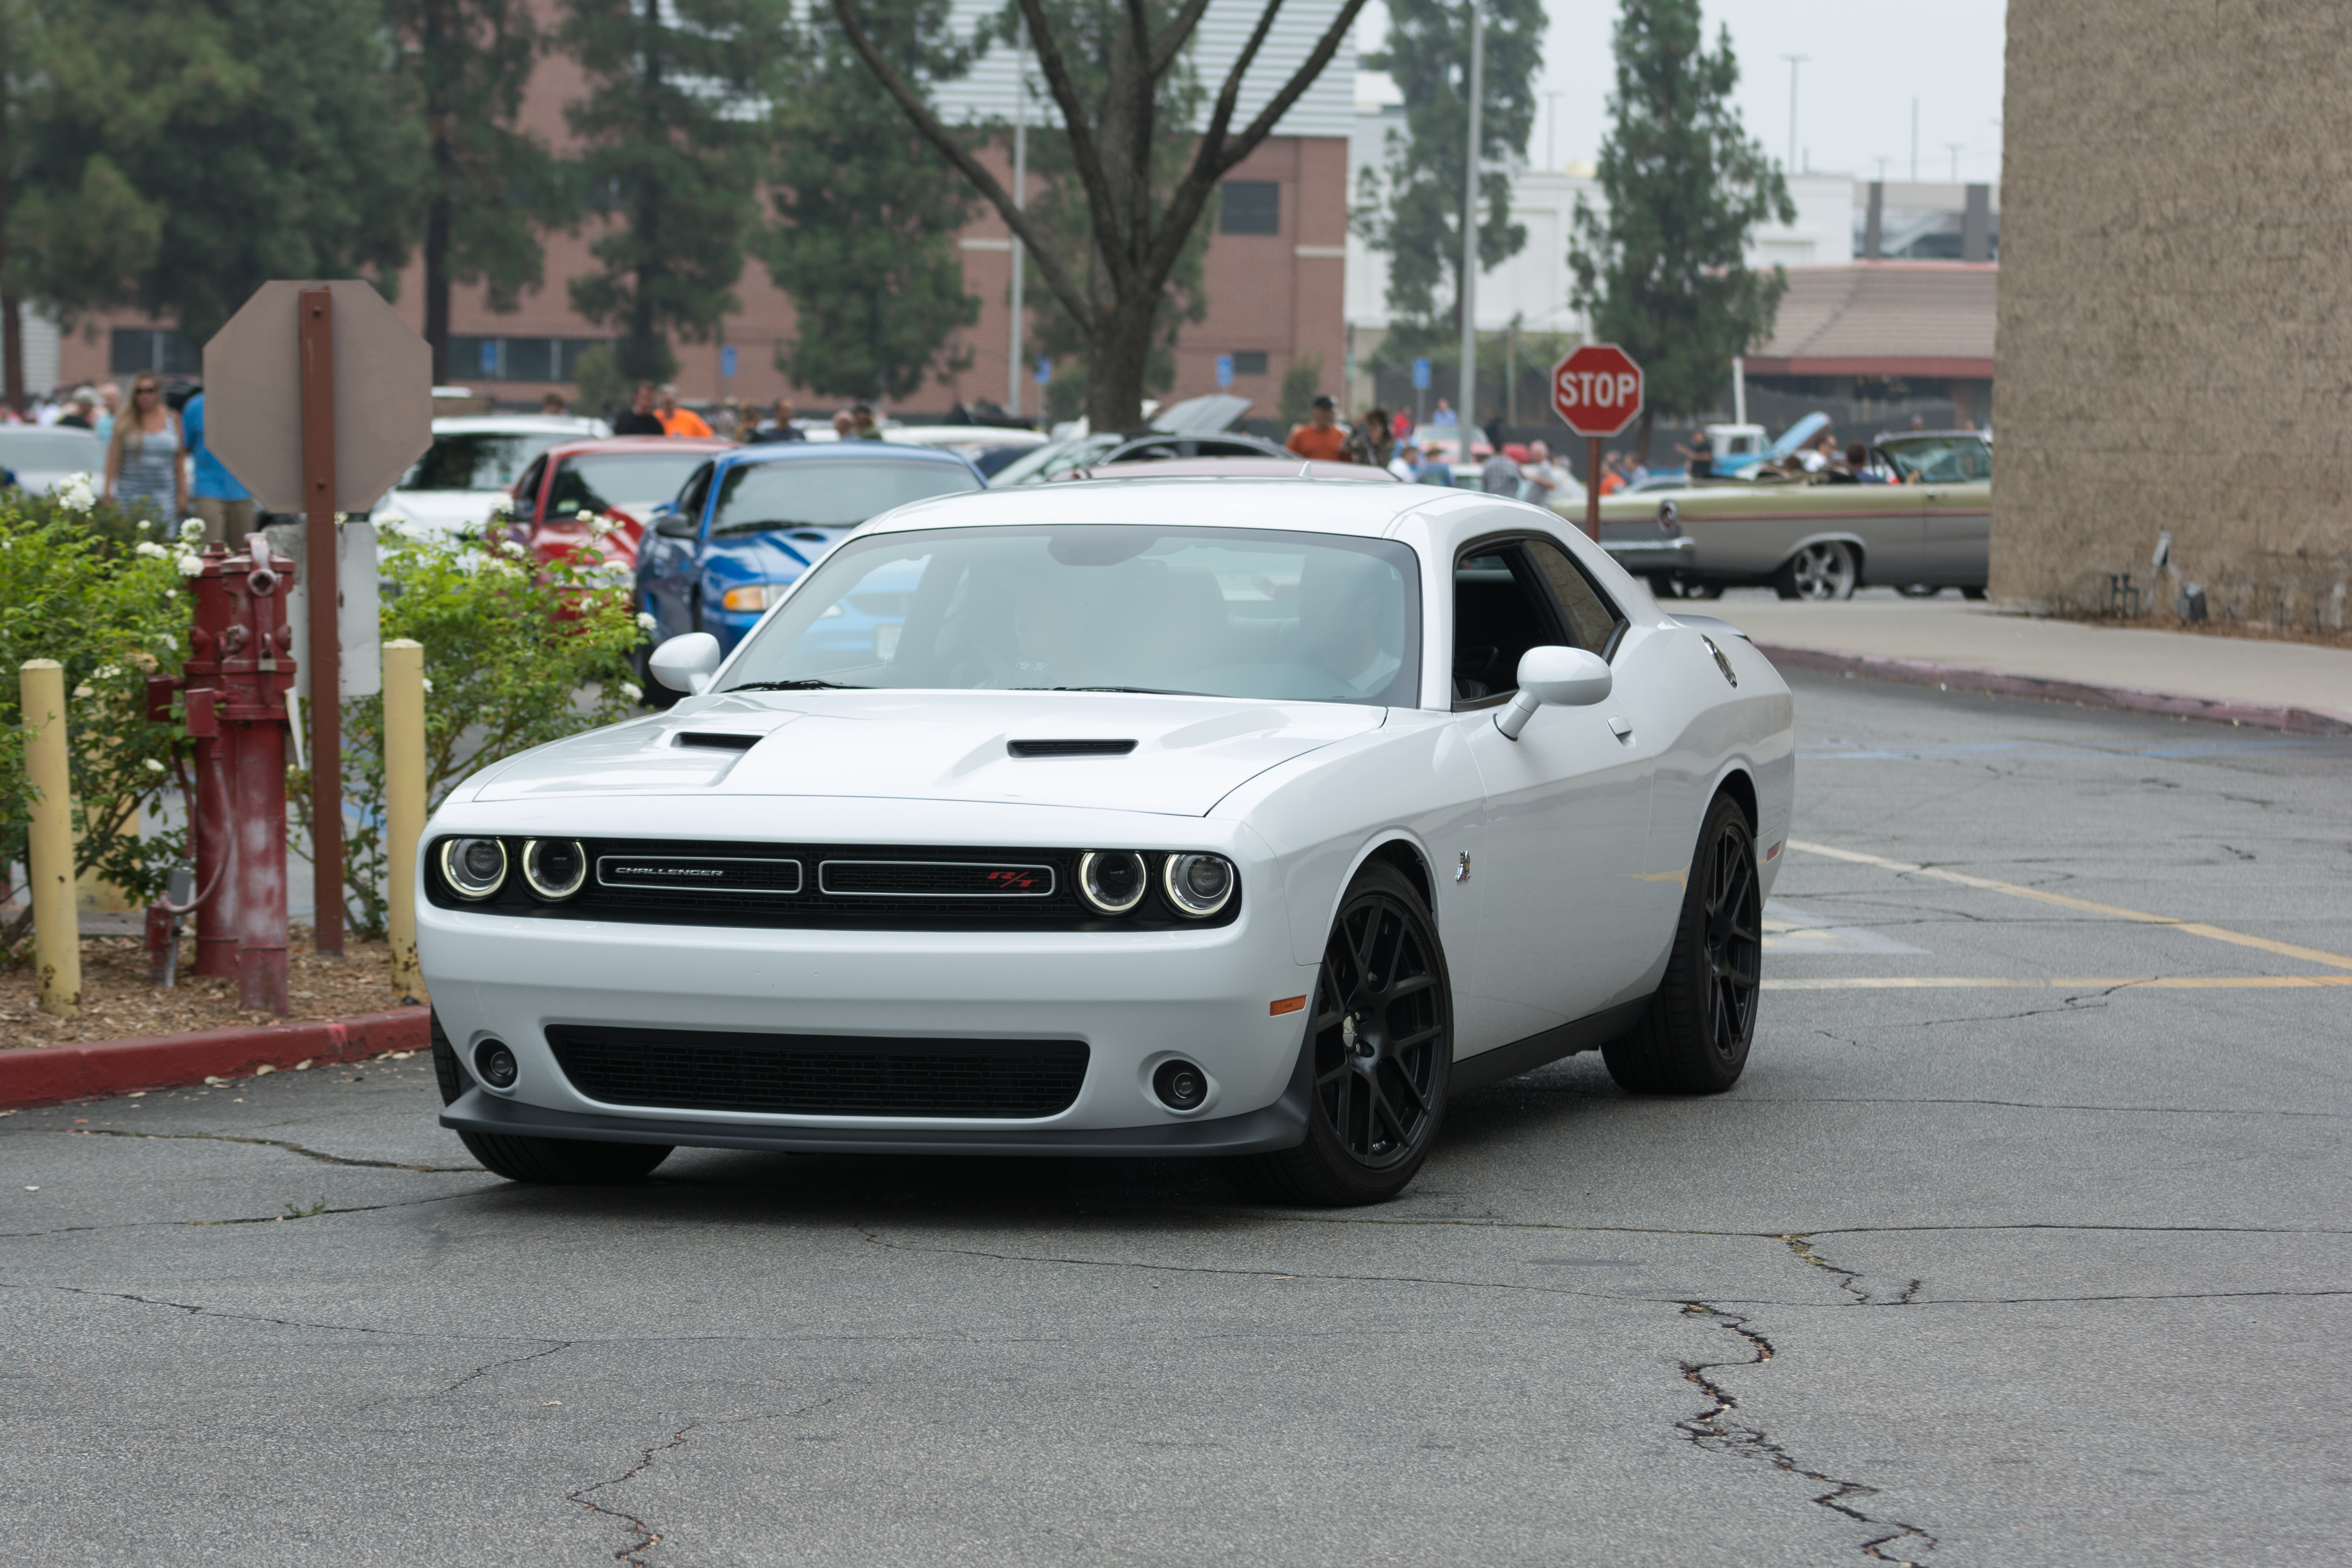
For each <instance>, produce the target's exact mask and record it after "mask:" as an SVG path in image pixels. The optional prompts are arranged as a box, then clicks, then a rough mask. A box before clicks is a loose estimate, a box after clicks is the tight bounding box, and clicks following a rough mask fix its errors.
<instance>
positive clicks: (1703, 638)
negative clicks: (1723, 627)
mask: <svg viewBox="0 0 2352 1568" xmlns="http://www.w3.org/2000/svg"><path fill="white" fill-rule="evenodd" d="M1698 640H1699V641H1700V642H1702V643H1706V651H1707V652H1708V653H1712V654H1714V655H1715V667H1716V668H1717V669H1718V670H1721V671H1722V672H1723V678H1724V679H1725V680H1727V681H1729V682H1730V683H1731V684H1732V685H1735V686H1737V685H1739V677H1738V675H1735V674H1732V673H1731V661H1730V660H1728V659H1727V658H1725V657H1724V656H1723V650H1722V649H1720V648H1718V647H1717V646H1716V645H1715V639H1714V638H1712V637H1710V636H1708V635H1707V634H1706V632H1700V633H1699V637H1698Z"/></svg>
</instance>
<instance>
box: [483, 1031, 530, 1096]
mask: <svg viewBox="0 0 2352 1568" xmlns="http://www.w3.org/2000/svg"><path fill="white" fill-rule="evenodd" d="M474 1072H475V1075H476V1076H477V1077H478V1078H480V1079H481V1081H482V1082H485V1083H487V1084H488V1085H489V1086H490V1087H491V1088H493V1089H511V1088H513V1087H514V1082H515V1080H516V1079H517V1078H520V1077H521V1076H522V1067H521V1065H520V1063H519V1062H517V1061H515V1054H514V1052H513V1051H509V1050H508V1049H507V1048H506V1045H505V1043H504V1042H503V1041H500V1040H484V1041H482V1043H481V1044H479V1045H478V1046H476V1047H474Z"/></svg>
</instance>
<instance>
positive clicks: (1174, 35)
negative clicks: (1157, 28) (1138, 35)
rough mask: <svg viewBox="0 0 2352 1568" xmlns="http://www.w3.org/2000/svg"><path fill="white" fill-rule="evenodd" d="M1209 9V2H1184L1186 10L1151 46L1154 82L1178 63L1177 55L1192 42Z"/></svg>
mask: <svg viewBox="0 0 2352 1568" xmlns="http://www.w3.org/2000/svg"><path fill="white" fill-rule="evenodd" d="M1208 9H1209V0H1184V8H1183V9H1182V10H1181V11H1179V12H1177V13H1176V19H1175V20H1174V21H1172V22H1171V23H1169V24H1168V30H1167V31H1166V32H1165V33H1162V34H1160V41H1159V42H1158V43H1156V44H1154V45H1152V46H1151V79H1152V80H1153V81H1155V82H1156V81H1158V80H1159V79H1160V78H1161V77H1164V76H1166V75H1167V74H1168V68H1169V67H1170V66H1172V65H1174V64H1175V63H1176V57H1177V55H1179V54H1180V53H1181V52H1182V50H1183V47H1184V46H1185V44H1186V43H1187V42H1189V41H1190V40H1191V38H1192V30H1193V29H1194V28H1196V27H1198V26H1200V25H1201V18H1202V16H1205V15H1206V14H1207V13H1208Z"/></svg>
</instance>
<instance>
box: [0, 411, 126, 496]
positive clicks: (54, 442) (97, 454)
mask: <svg viewBox="0 0 2352 1568" xmlns="http://www.w3.org/2000/svg"><path fill="white" fill-rule="evenodd" d="M0 470H5V472H7V473H9V474H13V475H15V476H16V487H17V488H18V489H20V490H22V491H24V492H25V494H26V495H28V496H46V495H47V494H48V493H49V492H50V491H51V490H54V489H56V488H57V487H58V485H60V484H62V483H63V482H64V481H65V480H66V479H67V478H68V476H71V475H75V474H87V475H89V478H90V488H91V490H92V491H93V492H95V491H96V490H97V489H98V487H99V482H100V479H101V478H102V477H103V476H104V475H105V473H106V443H104V442H103V441H100V439H99V438H98V437H97V435H96V434H93V433H91V432H89V431H87V430H77V429H75V428H74V427H73V426H71V425H53V424H0Z"/></svg>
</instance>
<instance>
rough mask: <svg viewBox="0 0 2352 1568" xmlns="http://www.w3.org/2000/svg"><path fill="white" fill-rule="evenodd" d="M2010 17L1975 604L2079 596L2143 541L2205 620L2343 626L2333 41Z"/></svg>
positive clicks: (2201, 23) (2126, 6) (2295, 26)
mask: <svg viewBox="0 0 2352 1568" xmlns="http://www.w3.org/2000/svg"><path fill="white" fill-rule="evenodd" d="M2344 22H2345V17H2344V15H2343V13H2342V11H2341V10H2340V9H2339V8H2338V7H2336V6H2334V5H2318V4H2313V3H2309V0H2302V3H2295V4H2284V5H2282V4H2273V3H2266V0H2011V3H2010V6H2009V57H2008V89H2007V97H2008V101H2007V104H2006V107H2005V109H2004V110H2003V116H2002V133H2003V139H2004V147H2003V152H2002V209H2003V210H2002V213H2001V229H2002V232H2001V258H2000V342H1999V349H1998V364H1999V371H1998V374H1999V378H2000V428H1999V448H1998V450H1999V454H2000V455H1999V459H1998V461H1997V463H1996V464H1995V476H1994V480H1993V543H1992V592H1993V595H1994V597H1995V598H1997V599H2001V600H2008V601H2015V602H2021V603H2024V604H2027V605H2032V606H2042V607H2057V608H2066V607H2073V608H2091V607H2095V606H2096V605H2100V604H2103V603H2104V602H2105V598H2106V592H2107V574H2108V573H2110V572H2119V571H2129V572H2131V573H2132V575H2133V580H2134V581H2135V582H2136V583H2141V582H2146V581H2147V577H2148V571H2147V568H2148V561H2149V557H2150V555H2151V554H2152V553H2153V551H2154V549H2155V548H2156V542H2157V534H2158V530H2159V529H2165V528H2168V529H2170V530H2171V532H2172V538H2173V546H2172V554H2173V561H2174V565H2175V570H2176V574H2177V575H2174V576H2172V577H2169V578H2168V579H2167V580H2165V581H2164V582H2163V584H2162V585H2161V591H2160V598H2161V600H2162V601H2163V603H2164V604H2165V606H2166V607H2167V608H2169V606H2170V603H2171V601H2172V596H2173V593H2174V591H2176V590H2177V588H2178V586H2179V583H2181V582H2183V581H2196V582H2200V583H2202V584H2203V585H2204V586H2205V589H2206V591H2207V594H2208V596H2209V600H2210V604H2211V606H2212V611H2213V613H2214V614H2215V615H2217V616H2225V617H2229V618H2233V619H2243V620H2254V621H2264V622H2268V621H2273V620H2274V619H2276V618H2277V617H2278V616H2279V615H2280V613H2281V612H2282V611H2283V612H2284V615H2285V616H2286V618H2287V619H2289V620H2290V621H2292V622H2298V623H2300V624H2303V625H2305V626H2308V625H2311V624H2312V623H2313V622H2314V621H2315V620H2316V621H2317V622H2318V623H2319V624H2321V625H2325V626H2330V627H2341V626H2343V625H2344V624H2345V616H2346V611H2347V606H2346V596H2347V579H2352V28H2347V27H2346V26H2345V25H2344Z"/></svg>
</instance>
